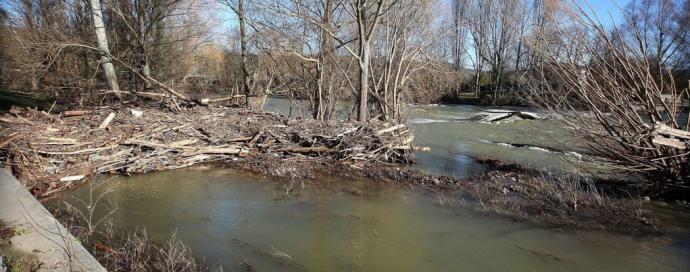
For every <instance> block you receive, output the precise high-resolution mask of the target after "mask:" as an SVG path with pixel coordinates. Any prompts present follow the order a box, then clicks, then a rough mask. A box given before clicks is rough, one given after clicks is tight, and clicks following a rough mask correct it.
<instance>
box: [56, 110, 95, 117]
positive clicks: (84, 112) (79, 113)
mask: <svg viewBox="0 0 690 272" xmlns="http://www.w3.org/2000/svg"><path fill="white" fill-rule="evenodd" d="M91 113H93V111H92V110H71V111H65V112H63V113H62V116H65V117H70V116H82V115H87V114H91Z"/></svg>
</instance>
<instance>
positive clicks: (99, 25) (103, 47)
mask: <svg viewBox="0 0 690 272" xmlns="http://www.w3.org/2000/svg"><path fill="white" fill-rule="evenodd" d="M90 3H91V15H92V17H93V26H94V30H95V32H96V42H97V43H98V49H100V51H101V60H100V62H101V67H103V72H104V73H105V78H106V81H107V82H108V88H109V89H110V90H113V91H118V90H120V87H119V86H118V85H117V74H116V73H115V67H113V63H112V62H111V61H110V57H109V56H110V48H109V47H108V37H107V36H106V29H105V24H104V23H103V11H102V10H101V1H100V0H90ZM116 95H117V96H118V97H119V93H116Z"/></svg>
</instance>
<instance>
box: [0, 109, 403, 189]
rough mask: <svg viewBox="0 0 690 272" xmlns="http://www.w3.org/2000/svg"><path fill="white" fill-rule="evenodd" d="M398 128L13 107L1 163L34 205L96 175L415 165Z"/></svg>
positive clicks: (221, 112)
mask: <svg viewBox="0 0 690 272" xmlns="http://www.w3.org/2000/svg"><path fill="white" fill-rule="evenodd" d="M412 140H413V136H412V133H411V131H410V129H409V128H407V127H406V126H405V125H404V124H388V123H384V122H381V121H371V122H369V123H365V124H359V123H347V122H337V121H330V122H320V121H314V120H298V119H289V118H287V117H284V116H282V115H280V114H275V113H269V112H262V111H251V110H248V109H244V108H229V107H222V106H209V107H202V106H196V107H190V108H182V109H181V110H180V111H179V112H175V113H174V112H170V111H167V110H163V109H158V108H144V109H139V108H127V107H122V108H114V107H101V108H96V109H88V110H78V111H66V112H63V113H61V114H50V113H46V112H43V111H37V110H33V109H29V108H26V109H20V108H13V109H11V110H10V111H9V112H8V113H6V114H4V115H2V116H0V159H3V160H5V161H6V164H7V165H9V166H10V167H11V168H12V170H13V173H14V174H15V175H16V176H17V177H18V178H19V180H21V181H22V182H24V184H25V186H27V188H30V190H31V192H32V193H33V194H34V195H35V196H37V197H39V198H43V197H49V196H51V195H54V194H55V193H57V192H59V191H62V190H64V189H66V188H68V187H70V186H73V185H75V184H77V183H79V182H81V181H83V180H85V177H86V176H88V175H92V174H98V173H110V174H125V175H127V174H135V173H146V172H150V171H158V170H166V169H176V168H182V167H188V166H192V165H195V164H199V163H206V162H217V161H228V160H230V161H236V160H252V159H253V158H254V157H256V158H257V159H258V158H260V157H265V155H272V156H275V157H278V158H281V159H289V158H294V157H311V158H315V159H328V160H333V161H339V162H344V163H347V164H350V165H352V166H354V167H365V166H367V165H371V164H373V163H376V162H384V163H412V162H413V161H414V156H413V146H412Z"/></svg>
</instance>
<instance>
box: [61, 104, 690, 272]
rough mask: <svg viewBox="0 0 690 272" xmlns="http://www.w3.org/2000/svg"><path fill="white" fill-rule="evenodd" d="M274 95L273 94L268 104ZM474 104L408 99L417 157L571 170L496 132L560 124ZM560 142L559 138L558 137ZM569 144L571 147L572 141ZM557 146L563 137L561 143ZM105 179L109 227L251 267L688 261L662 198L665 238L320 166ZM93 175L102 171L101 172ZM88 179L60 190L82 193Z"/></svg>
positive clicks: (490, 267) (458, 166)
mask: <svg viewBox="0 0 690 272" xmlns="http://www.w3.org/2000/svg"><path fill="white" fill-rule="evenodd" d="M271 102H272V103H280V101H278V102H276V101H269V103H271ZM480 109H481V108H478V107H471V106H449V107H443V106H425V107H417V108H415V109H414V112H413V115H412V118H411V119H410V121H409V122H410V125H411V126H412V127H413V129H414V130H415V134H416V136H417V138H416V141H417V143H419V144H422V145H426V146H430V147H431V148H432V152H428V153H422V154H419V155H418V156H417V158H418V164H417V165H415V166H414V167H418V168H420V169H422V170H424V171H429V172H433V173H438V174H446V175H457V176H467V175H472V174H476V173H479V172H481V171H482V169H481V167H480V166H479V165H478V164H476V162H474V160H473V159H472V158H473V157H475V156H481V155H491V156H493V157H497V158H500V159H512V160H517V161H521V162H524V163H528V164H530V165H533V166H535V167H541V168H544V169H566V170H567V169H568V168H569V167H571V164H570V162H567V163H566V162H564V160H562V158H561V157H562V156H567V155H563V154H554V153H549V152H545V151H542V150H535V149H527V148H515V147H507V146H503V145H497V144H495V143H494V142H516V141H520V142H523V143H526V144H530V143H535V144H539V145H542V146H544V145H557V144H556V143H555V142H553V141H551V140H552V139H554V138H558V137H562V136H564V135H565V134H564V133H563V131H561V130H558V129H554V128H553V126H552V125H550V124H548V123H538V122H519V123H513V124H502V125H500V126H496V125H486V124H476V123H468V122H456V121H455V120H457V119H462V118H463V116H466V115H471V114H473V112H476V111H477V110H480ZM558 145H562V144H558ZM568 146H571V149H573V150H577V144H576V143H573V144H570V145H568ZM561 147H562V146H561ZM100 180H101V181H106V182H105V184H104V185H103V186H100V187H98V188H97V189H96V191H97V192H98V191H101V190H104V189H105V188H112V190H113V192H111V193H109V194H107V195H106V196H105V198H104V199H103V201H102V202H101V203H100V204H99V205H98V206H97V207H96V210H97V214H98V215H103V214H105V213H107V212H109V211H111V210H113V209H115V213H114V214H113V215H112V216H111V219H112V220H113V222H114V223H115V226H116V228H117V229H119V230H122V231H131V230H135V229H146V230H147V231H148V233H149V234H150V236H151V238H152V239H153V240H154V241H158V242H163V241H165V240H166V239H168V238H169V237H170V235H171V233H172V232H176V233H177V235H178V237H179V238H180V239H181V240H182V241H184V242H185V243H186V244H187V245H189V246H190V248H191V249H192V251H193V253H194V255H195V256H196V257H198V258H200V259H202V260H204V263H207V264H210V265H221V266H223V267H224V268H226V270H229V271H234V270H237V269H238V267H239V264H240V263H241V262H243V261H245V260H246V261H248V262H249V263H251V264H252V266H253V267H254V268H255V269H256V270H257V271H687V269H688V267H690V229H688V228H687V226H688V225H690V224H689V220H690V219H689V218H690V217H688V216H687V215H686V214H685V212H684V211H682V210H674V209H672V208H669V207H661V208H659V211H660V212H659V213H660V215H661V216H664V217H666V218H668V220H671V221H674V222H675V223H676V225H678V226H679V229H678V231H677V232H674V233H673V234H672V235H670V236H663V237H635V236H629V235H624V234H616V233H609V232H603V231H570V230H562V229H558V228H549V227H544V226H535V225H531V224H526V223H521V222H513V221H511V220H508V219H505V218H500V217H494V216H487V215H486V214H483V213H481V212H479V211H476V210H474V209H472V208H468V206H469V205H464V204H465V203H466V202H465V200H463V199H462V198H461V197H460V196H454V195H450V194H448V193H445V194H441V193H438V192H432V191H427V190H425V189H422V188H415V187H407V186H405V187H402V186H397V185H391V184H378V183H372V182H363V181H353V180H342V179H338V178H329V177H324V178H323V180H322V182H317V183H305V184H303V183H276V182H273V181H271V180H269V179H267V178H264V177H261V176H258V175H254V174H250V173H246V172H241V171H234V170H223V169H211V168H194V169H182V170H175V171H165V172H158V173H153V174H147V175H140V176H132V177H115V178H111V177H101V178H100ZM97 183H98V182H97ZM91 188H92V187H91V186H88V185H87V186H83V187H80V188H78V189H77V190H74V191H72V192H69V193H68V194H67V195H65V196H64V197H62V198H60V199H56V200H54V201H53V202H52V203H50V205H59V203H60V202H62V201H69V202H72V203H78V202H79V200H81V201H86V200H88V196H89V192H90V190H91Z"/></svg>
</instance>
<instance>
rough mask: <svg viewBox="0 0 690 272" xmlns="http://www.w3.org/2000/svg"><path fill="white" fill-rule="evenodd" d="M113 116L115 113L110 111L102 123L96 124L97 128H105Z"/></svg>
mask: <svg viewBox="0 0 690 272" xmlns="http://www.w3.org/2000/svg"><path fill="white" fill-rule="evenodd" d="M113 118H115V113H114V112H111V113H110V114H108V117H106V118H105V120H103V123H101V125H100V126H98V128H100V129H105V128H107V127H108V125H109V124H110V122H111V121H113Z"/></svg>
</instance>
